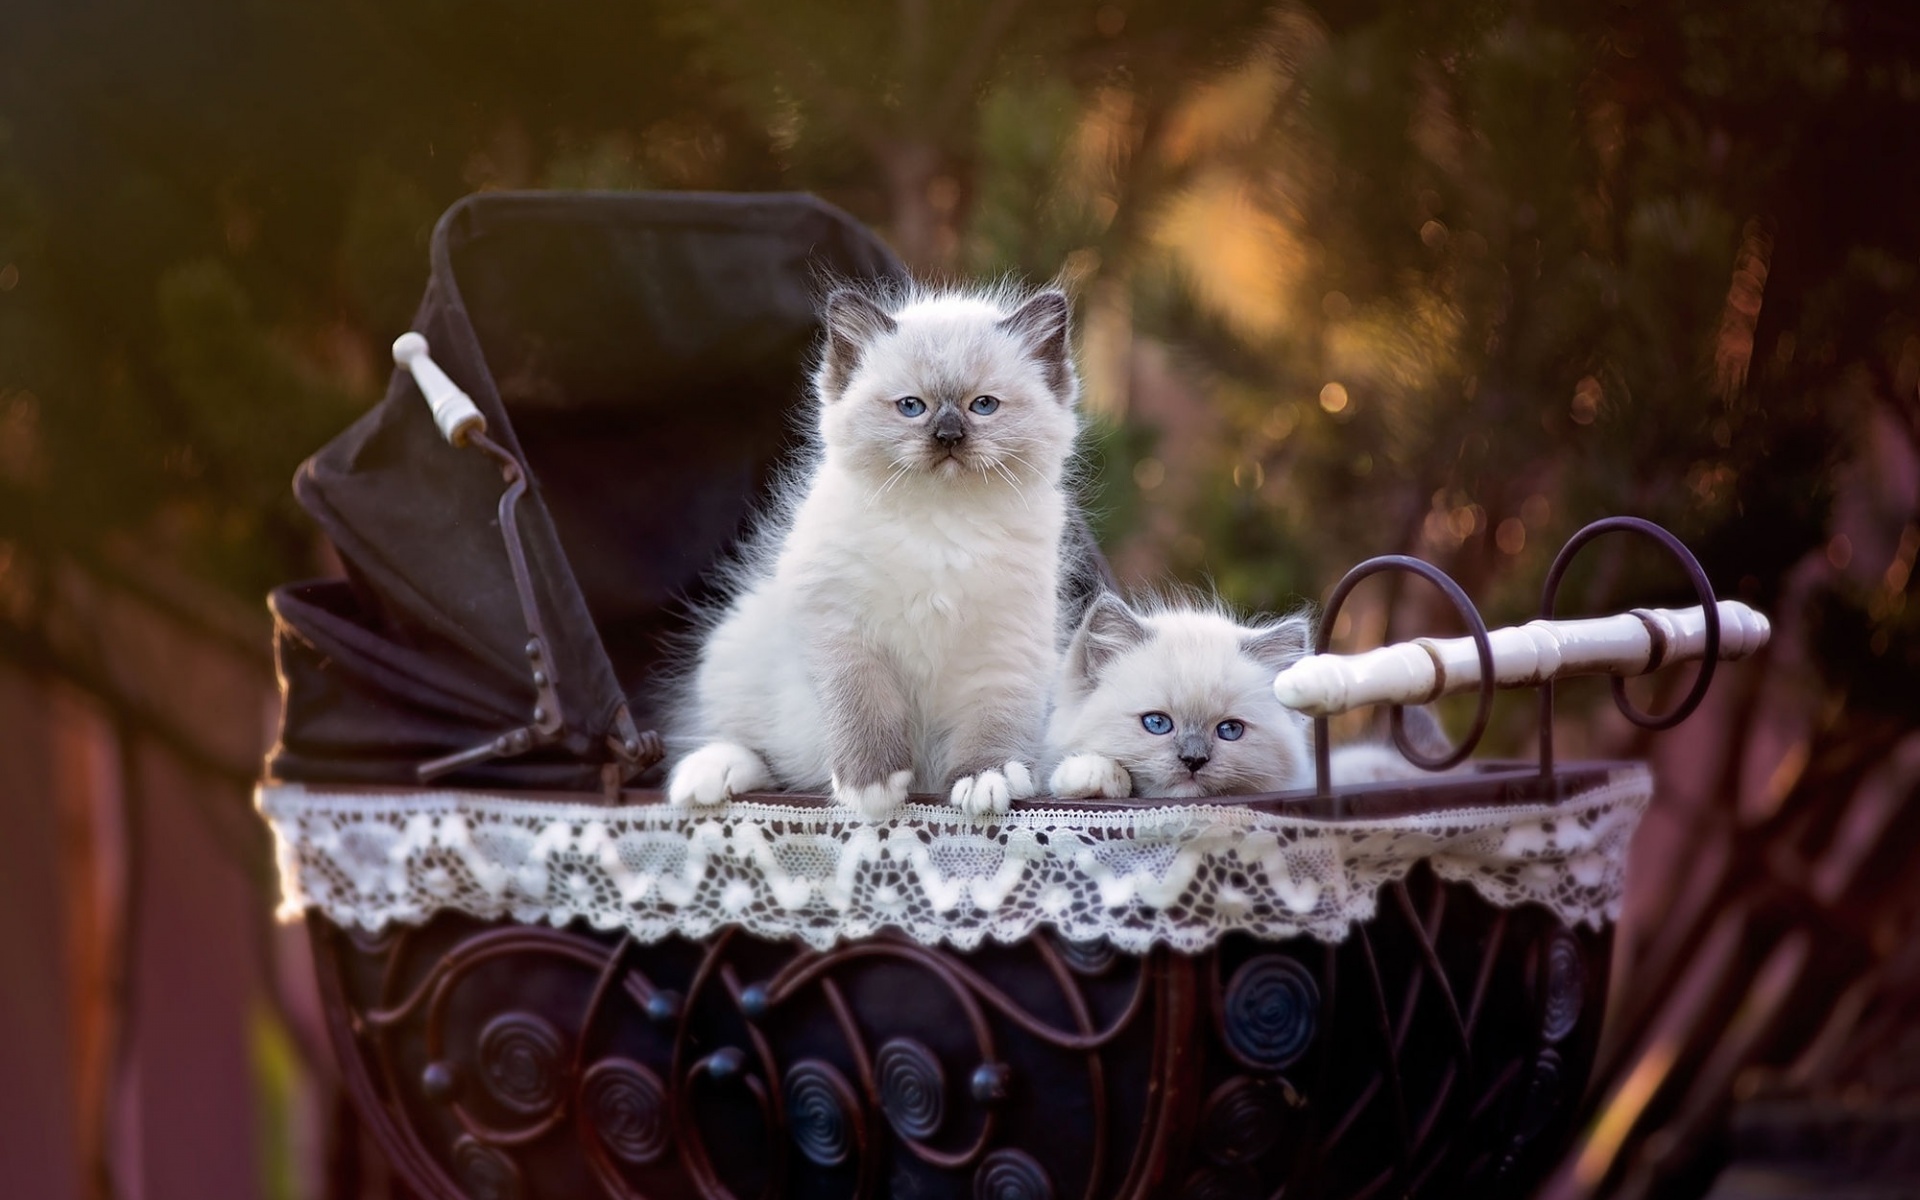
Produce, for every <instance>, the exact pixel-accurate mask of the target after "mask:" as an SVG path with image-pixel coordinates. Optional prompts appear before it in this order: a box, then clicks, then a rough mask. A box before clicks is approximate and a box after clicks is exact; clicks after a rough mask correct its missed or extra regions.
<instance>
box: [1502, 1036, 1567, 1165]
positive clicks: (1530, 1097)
mask: <svg viewBox="0 0 1920 1200" xmlns="http://www.w3.org/2000/svg"><path fill="white" fill-rule="evenodd" d="M1563 1073H1564V1072H1563V1071H1562V1069H1561V1063H1560V1055H1559V1053H1558V1052H1556V1051H1554V1050H1550V1049H1549V1050H1542V1051H1541V1052H1540V1057H1539V1058H1537V1059H1535V1060H1534V1062H1533V1073H1532V1074H1531V1075H1530V1076H1528V1078H1527V1090H1526V1092H1525V1098H1524V1100H1523V1101H1522V1103H1521V1109H1520V1113H1521V1115H1520V1129H1519V1132H1518V1133H1516V1134H1515V1135H1514V1144H1515V1146H1522V1145H1525V1144H1526V1143H1528V1142H1530V1141H1532V1140H1533V1139H1534V1138H1536V1137H1538V1136H1540V1131H1541V1130H1543V1129H1545V1128H1546V1127H1547V1126H1548V1125H1550V1124H1552V1123H1553V1118H1554V1117H1555V1116H1557V1115H1559V1111H1560V1101H1561V1100H1562V1098H1563V1097H1562V1095H1561V1093H1562V1092H1564V1091H1565V1085H1564V1084H1563V1083H1562V1081H1561V1078H1560V1077H1561V1075H1562V1074H1563Z"/></svg>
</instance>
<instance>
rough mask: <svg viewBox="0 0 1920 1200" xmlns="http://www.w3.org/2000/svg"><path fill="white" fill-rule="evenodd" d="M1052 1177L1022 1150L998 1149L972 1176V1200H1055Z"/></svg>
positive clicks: (986, 1158) (981, 1161) (987, 1157)
mask: <svg viewBox="0 0 1920 1200" xmlns="http://www.w3.org/2000/svg"><path fill="white" fill-rule="evenodd" d="M1053 1194H1054V1192H1053V1178H1052V1176H1050V1175H1048V1174H1047V1169H1046V1168H1045V1167H1043V1166H1041V1165H1040V1163H1039V1160H1037V1159H1035V1158H1034V1157H1033V1156H1032V1155H1031V1154H1028V1153H1026V1152H1024V1151H1021V1150H995V1151H994V1152H993V1153H992V1154H989V1155H987V1156H986V1157H985V1158H984V1159H981V1160H980V1169H979V1170H978V1171H975V1172H974V1174H973V1200H1053Z"/></svg>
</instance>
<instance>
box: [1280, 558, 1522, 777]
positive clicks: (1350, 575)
mask: <svg viewBox="0 0 1920 1200" xmlns="http://www.w3.org/2000/svg"><path fill="white" fill-rule="evenodd" d="M1385 571H1406V572H1408V573H1410V574H1414V575H1418V576H1420V577H1421V578H1422V579H1425V580H1426V581H1427V582H1429V583H1431V584H1433V585H1434V586H1435V587H1437V588H1439V589H1440V591H1441V593H1442V594H1443V595H1445V596H1446V598H1447V600H1448V601H1449V602H1450V603H1452V605H1453V607H1454V611H1455V612H1458V613H1459V614H1460V619H1461V620H1462V621H1464V622H1465V623H1466V626H1467V633H1468V634H1469V636H1471V637H1472V638H1473V647H1474V650H1475V651H1476V652H1477V653H1478V654H1479V657H1480V704H1479V707H1478V708H1476V709H1475V710H1474V714H1473V726H1472V728H1470V729H1468V730H1467V735H1466V736H1465V737H1463V738H1461V739H1460V744H1459V745H1458V746H1456V747H1454V748H1453V750H1452V751H1451V752H1450V753H1447V754H1443V755H1439V756H1437V757H1436V756H1430V755H1427V754H1425V753H1423V752H1422V751H1420V750H1419V749H1418V748H1416V747H1415V746H1414V745H1413V743H1412V742H1411V741H1409V740H1408V738H1407V727H1406V713H1405V709H1404V707H1403V706H1402V705H1398V704H1396V705H1393V706H1392V707H1391V708H1390V709H1389V710H1388V723H1389V724H1390V725H1391V727H1392V730H1393V744H1394V746H1395V747H1396V748H1398V749H1399V751H1400V753H1401V754H1402V755H1403V756H1404V757H1405V758H1406V760H1407V761H1408V762H1410V763H1412V764H1414V765H1415V766H1417V767H1423V768H1425V769H1427V770H1429V771H1444V770H1446V769H1447V768H1448V767H1453V766H1458V765H1459V764H1460V763H1462V762H1465V761H1466V758H1467V756H1468V755H1469V754H1472V753H1473V749H1474V747H1475V746H1478V745H1479V744H1480V738H1481V735H1482V734H1484V733H1486V731H1487V719H1488V718H1489V717H1490V716H1492V714H1493V691H1494V677H1493V643H1492V642H1490V641H1488V640H1487V623H1486V621H1485V620H1483V619H1482V618H1481V616H1480V610H1479V609H1477V608H1475V607H1474V606H1473V601H1471V600H1469V599H1467V594H1466V592H1464V591H1462V590H1461V589H1460V585H1459V584H1457V583H1455V582H1454V581H1453V577H1452V576H1450V575H1448V574H1447V573H1446V572H1445V571H1442V570H1441V569H1440V568H1439V567H1436V566H1434V565H1433V564H1432V563H1430V562H1423V561H1422V560H1420V559H1417V558H1410V557H1408V556H1407V555H1404V554H1383V555H1381V556H1380V557H1378V558H1370V559H1368V560H1367V561H1365V562H1363V563H1361V564H1360V565H1359V566H1357V567H1355V568H1354V569H1353V570H1351V571H1348V572H1347V573H1346V574H1345V575H1344V576H1342V577H1341V580H1340V582H1339V583H1337V584H1335V585H1334V587H1333V591H1332V593H1331V594H1330V595H1328V597H1327V608H1326V611H1325V612H1324V613H1322V614H1321V617H1320V628H1319V630H1318V631H1317V632H1316V633H1315V635H1314V642H1313V652H1314V653H1315V654H1325V653H1326V652H1327V646H1328V645H1329V644H1330V643H1331V642H1332V640H1333V626H1334V622H1335V618H1337V617H1338V616H1339V615H1340V609H1341V607H1342V606H1343V605H1345V604H1346V602H1347V596H1348V595H1349V594H1351V593H1352V591H1353V589H1354V588H1355V587H1357V586H1359V584H1360V583H1361V581H1363V580H1365V579H1368V578H1370V577H1372V576H1374V575H1378V574H1381V573H1382V572H1385ZM1313 743H1314V744H1313V761H1314V779H1315V783H1316V791H1317V792H1318V794H1319V795H1321V796H1328V795H1331V794H1332V790H1331V789H1332V779H1331V766H1330V764H1331V760H1332V753H1333V748H1332V745H1331V744H1330V742H1329V740H1328V723H1327V718H1325V717H1315V718H1314V720H1313Z"/></svg>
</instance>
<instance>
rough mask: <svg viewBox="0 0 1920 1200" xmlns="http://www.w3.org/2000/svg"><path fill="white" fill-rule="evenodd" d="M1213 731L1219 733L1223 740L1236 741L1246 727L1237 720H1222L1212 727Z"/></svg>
mask: <svg viewBox="0 0 1920 1200" xmlns="http://www.w3.org/2000/svg"><path fill="white" fill-rule="evenodd" d="M1213 731H1214V732H1215V733H1217V734H1219V735H1220V740H1221V741H1223V742H1237V741H1239V740H1240V735H1241V734H1243V733H1245V732H1246V731H1247V727H1246V726H1245V725H1244V724H1242V723H1241V722H1239V721H1222V722H1220V723H1219V724H1218V725H1215V726H1214V727H1213Z"/></svg>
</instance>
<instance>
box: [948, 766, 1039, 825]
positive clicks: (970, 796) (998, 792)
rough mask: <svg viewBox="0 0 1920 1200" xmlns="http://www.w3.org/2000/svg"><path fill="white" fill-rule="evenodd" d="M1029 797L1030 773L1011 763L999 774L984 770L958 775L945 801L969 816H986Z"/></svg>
mask: <svg viewBox="0 0 1920 1200" xmlns="http://www.w3.org/2000/svg"><path fill="white" fill-rule="evenodd" d="M1031 795H1033V772H1032V771H1031V770H1029V769H1028V767H1027V764H1025V763H1023V762H1020V761H1018V760H1015V761H1013V762H1009V763H1007V764H1006V765H1004V766H1002V767H1001V768H1000V769H999V770H997V771H996V770H993V769H992V768H988V769H987V770H985V771H982V772H980V773H979V774H977V775H962V776H961V777H960V778H958V779H956V780H954V781H953V791H952V792H951V793H949V795H948V796H947V799H948V800H949V801H951V802H952V804H953V806H954V807H955V808H957V809H959V810H960V811H961V812H963V813H966V814H967V815H969V816H974V817H981V816H990V815H993V814H996V813H1003V812H1005V811H1007V807H1008V805H1010V804H1012V803H1013V802H1014V801H1015V800H1025V799H1026V798H1027V797H1028V796H1031Z"/></svg>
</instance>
